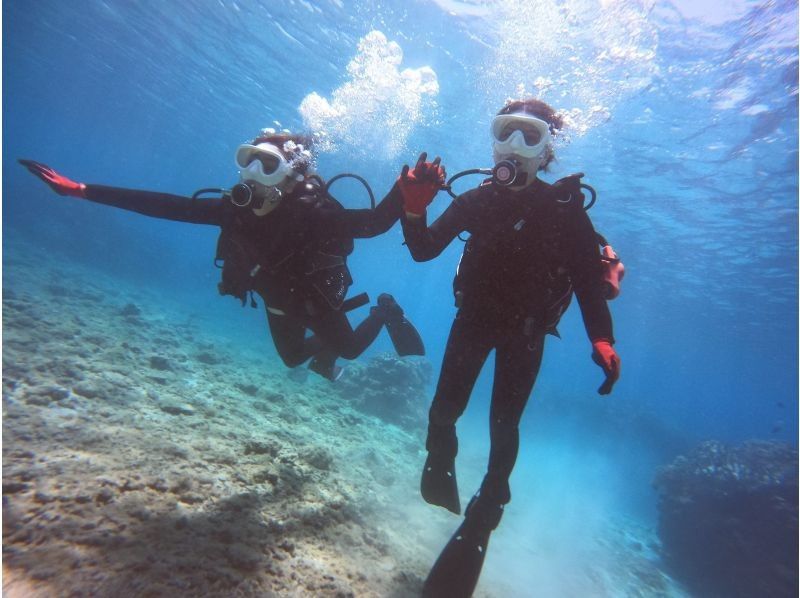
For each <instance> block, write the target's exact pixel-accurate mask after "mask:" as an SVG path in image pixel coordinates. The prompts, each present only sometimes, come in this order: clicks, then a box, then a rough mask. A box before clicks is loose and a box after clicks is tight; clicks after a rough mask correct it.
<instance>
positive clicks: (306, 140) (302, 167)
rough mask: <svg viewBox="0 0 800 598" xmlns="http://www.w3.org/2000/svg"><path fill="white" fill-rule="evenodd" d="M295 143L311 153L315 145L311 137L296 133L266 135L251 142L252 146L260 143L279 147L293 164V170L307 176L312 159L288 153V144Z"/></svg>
mask: <svg viewBox="0 0 800 598" xmlns="http://www.w3.org/2000/svg"><path fill="white" fill-rule="evenodd" d="M289 142H291V143H293V144H295V145H302V146H303V149H305V150H308V151H311V148H312V146H313V145H314V140H313V139H312V138H311V136H310V135H302V134H296V133H266V134H262V135H259V136H258V137H256V138H255V139H253V141H251V142H250V145H258V144H259V143H270V144H272V145H274V146H275V147H277V148H278V149H279V150H280V152H281V153H282V154H283V157H284V158H286V160H288V161H289V163H291V165H292V168H294V169H295V170H296V171H297V172H299V173H300V174H306V172H308V170H309V169H310V168H311V165H312V164H311V157H310V156H302V157H301V156H298V154H297V153H295V154H291V153H289V152H287V151H286V149H285V146H286V144H287V143H289Z"/></svg>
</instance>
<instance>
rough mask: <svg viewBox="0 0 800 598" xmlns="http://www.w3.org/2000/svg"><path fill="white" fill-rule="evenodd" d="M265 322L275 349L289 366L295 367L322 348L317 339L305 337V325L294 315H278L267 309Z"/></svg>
mask: <svg viewBox="0 0 800 598" xmlns="http://www.w3.org/2000/svg"><path fill="white" fill-rule="evenodd" d="M267 322H268V323H269V330H270V333H271V334H272V341H273V342H274V343H275V349H277V351H278V355H279V356H280V358H281V359H282V360H283V363H284V364H286V365H287V366H288V367H290V368H294V367H297V366H298V365H300V364H301V363H304V362H305V361H307V360H308V359H309V358H310V357H311V356H312V355H315V354H316V353H318V352H319V351H320V349H321V348H322V344H321V343H320V342H319V339H316V338H314V337H311V338H306V326H305V325H304V324H303V322H302V321H301V320H299V319H297V318H295V317H294V316H290V315H278V314H274V313H272V312H270V311H269V310H267Z"/></svg>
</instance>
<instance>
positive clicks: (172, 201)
mask: <svg viewBox="0 0 800 598" xmlns="http://www.w3.org/2000/svg"><path fill="white" fill-rule="evenodd" d="M18 161H19V163H20V164H22V166H24V167H25V168H27V169H28V171H29V172H30V173H31V174H33V175H34V176H36V177H38V178H39V179H41V180H42V182H44V183H45V184H46V185H47V186H49V187H50V188H51V189H52V190H53V191H55V192H56V193H58V194H59V195H67V196H70V197H79V198H81V199H88V200H89V201H93V202H95V203H102V204H105V205H107V206H114V207H115V208H122V209H123V210H130V211H132V212H138V213H140V214H144V215H146V216H153V217H155V218H165V219H167V220H178V221H181V222H192V223H195V224H217V225H219V224H221V223H222V218H223V211H224V210H223V209H224V202H223V200H222V199H216V200H214V199H210V200H203V201H195V200H193V199H190V198H188V197H180V196H178V195H169V194H166V193H154V192H152V191H134V190H132V189H121V188H119V187H106V186H103V185H87V184H85V183H79V182H76V181H73V180H71V179H69V178H67V177H65V176H64V175H62V174H60V173H58V172H56V171H55V170H53V169H52V168H50V167H49V166H48V165H47V164H42V163H41V162H36V161H35V160H18Z"/></svg>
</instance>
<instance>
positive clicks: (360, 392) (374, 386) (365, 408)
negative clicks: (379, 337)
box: [337, 354, 433, 430]
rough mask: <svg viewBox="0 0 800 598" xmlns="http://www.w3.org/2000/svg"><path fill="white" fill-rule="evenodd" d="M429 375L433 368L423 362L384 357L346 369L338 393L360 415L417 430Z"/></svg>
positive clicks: (423, 415)
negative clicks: (364, 414) (363, 414)
mask: <svg viewBox="0 0 800 598" xmlns="http://www.w3.org/2000/svg"><path fill="white" fill-rule="evenodd" d="M432 376H433V368H432V367H431V364H430V362H428V361H427V360H425V359H419V358H411V357H395V356H393V355H388V354H383V355H378V356H377V357H373V358H372V359H371V360H370V361H369V362H368V363H366V364H360V363H353V364H352V365H350V366H348V368H347V369H346V370H345V373H344V375H343V376H342V378H341V379H340V380H339V382H337V390H338V391H339V393H340V394H341V395H342V396H343V397H345V398H346V399H347V400H348V401H351V402H352V404H353V406H354V407H355V408H356V409H358V410H359V411H361V412H363V413H368V414H370V415H375V416H377V417H379V418H380V419H382V420H384V421H386V422H389V423H392V424H396V425H398V426H401V427H404V428H407V429H409V430H419V429H422V428H423V427H424V425H425V421H426V414H427V411H428V407H429V405H430V396H429V394H430V391H429V390H428V385H429V384H430V382H431V378H432Z"/></svg>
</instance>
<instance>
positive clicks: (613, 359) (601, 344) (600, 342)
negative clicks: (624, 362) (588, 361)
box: [592, 338, 620, 395]
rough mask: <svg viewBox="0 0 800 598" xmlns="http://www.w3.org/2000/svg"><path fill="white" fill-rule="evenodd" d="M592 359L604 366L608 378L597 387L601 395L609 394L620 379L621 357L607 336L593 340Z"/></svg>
mask: <svg viewBox="0 0 800 598" xmlns="http://www.w3.org/2000/svg"><path fill="white" fill-rule="evenodd" d="M592 349H593V351H592V360H594V362H595V363H596V364H597V365H599V366H600V367H601V368H603V372H604V373H605V375H606V380H605V382H603V384H601V385H600V388H598V389H597V392H598V393H599V394H601V395H607V394H609V393H610V392H611V389H612V388H613V387H614V383H615V382H616V381H617V380H619V370H620V359H619V355H617V352H616V351H614V347H612V346H611V342H610V341H609V340H608V339H605V338H598V339H595V340H593V341H592Z"/></svg>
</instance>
